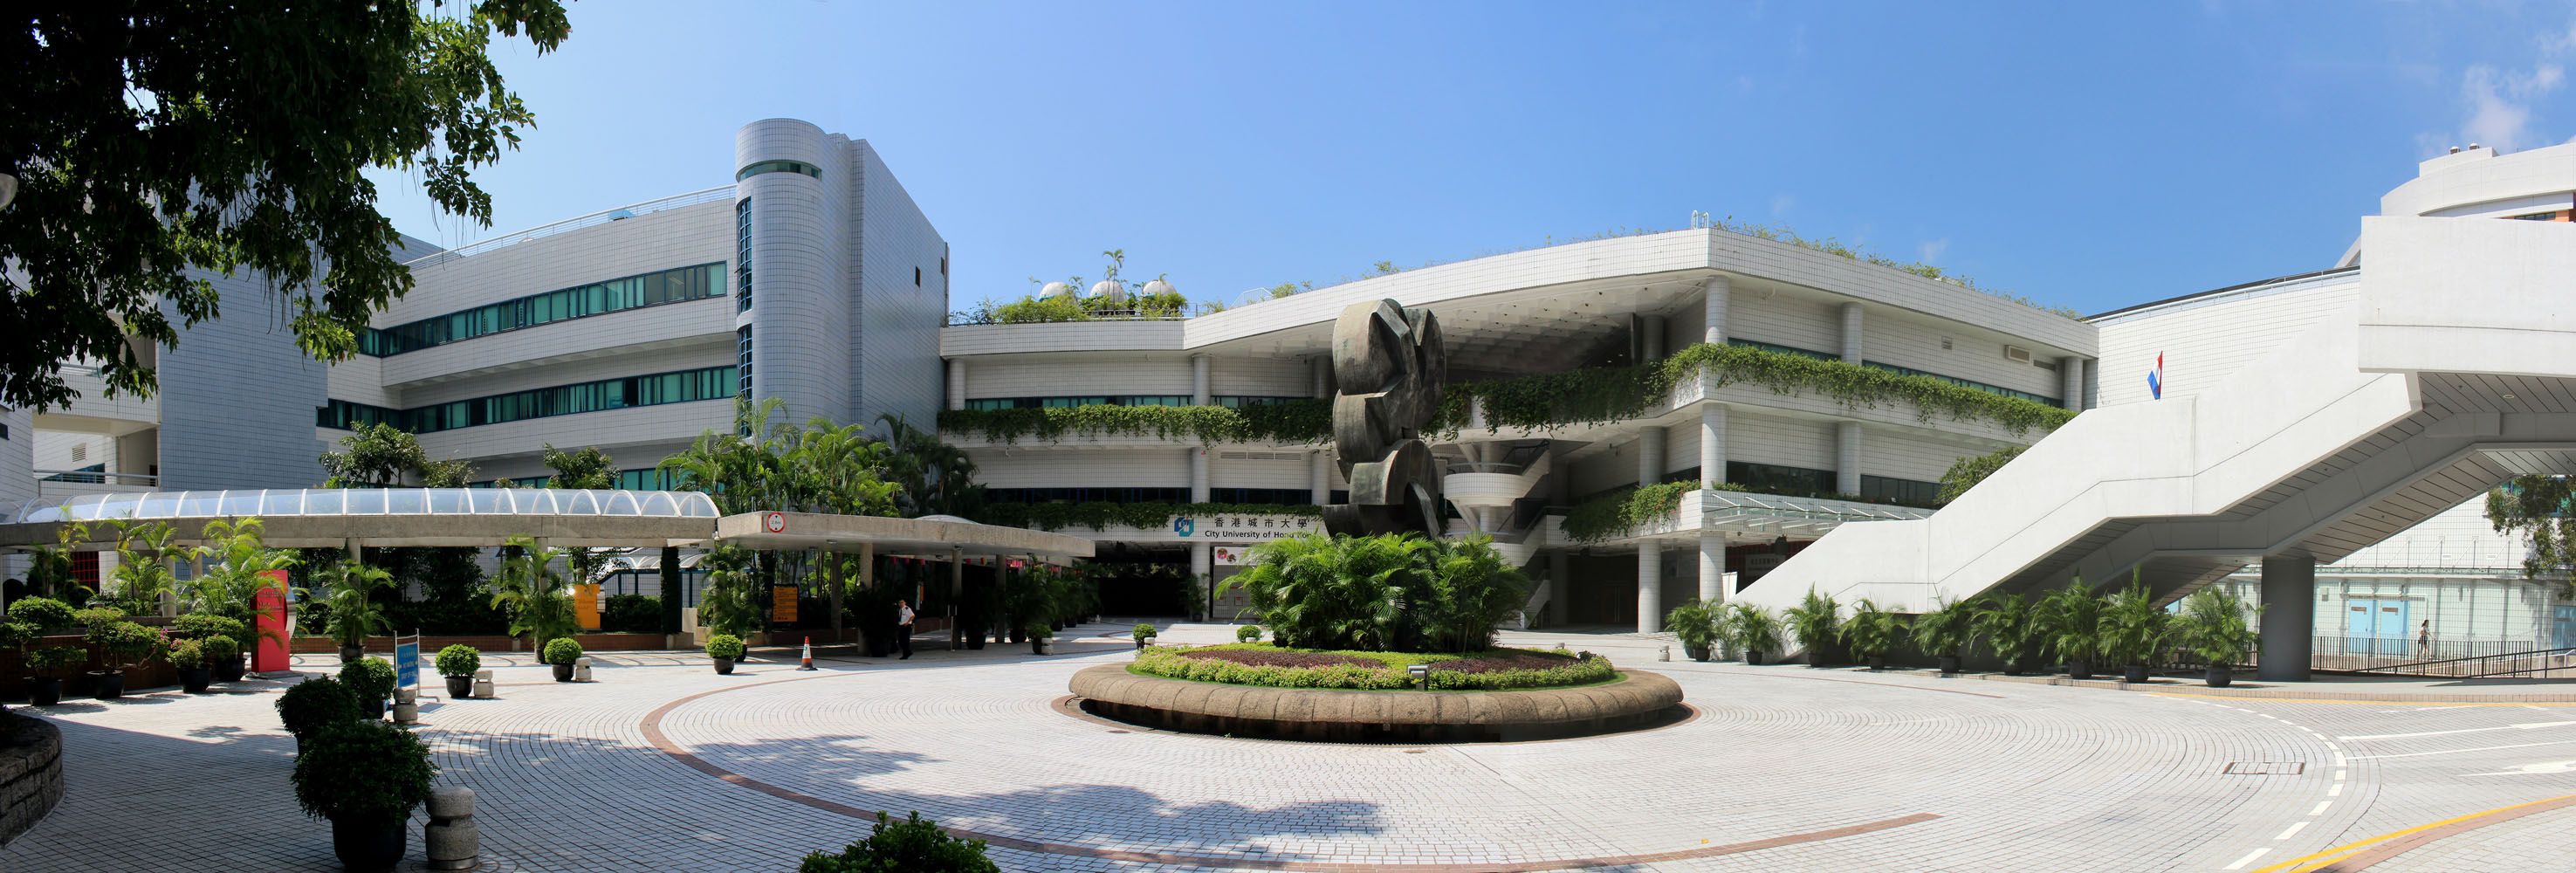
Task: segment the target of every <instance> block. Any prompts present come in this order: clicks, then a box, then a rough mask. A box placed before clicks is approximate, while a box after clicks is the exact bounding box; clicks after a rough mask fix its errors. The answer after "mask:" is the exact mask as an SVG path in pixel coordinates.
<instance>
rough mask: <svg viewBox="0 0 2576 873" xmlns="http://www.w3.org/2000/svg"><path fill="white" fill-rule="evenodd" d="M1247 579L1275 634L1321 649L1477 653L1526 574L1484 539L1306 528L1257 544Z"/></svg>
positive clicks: (1239, 580)
mask: <svg viewBox="0 0 2576 873" xmlns="http://www.w3.org/2000/svg"><path fill="white" fill-rule="evenodd" d="M1225 584H1226V587H1229V588H1231V587H1233V586H1235V585H1241V586H1243V588H1244V592H1245V594H1246V595H1247V597H1248V599H1249V600H1250V601H1251V603H1252V608H1253V609H1254V610H1257V611H1259V612H1260V613H1261V616H1262V620H1263V622H1264V623H1266V624H1267V625H1268V630H1269V632H1270V637H1271V639H1272V640H1273V641H1275V642H1278V643H1281V644H1283V645H1291V646H1299V647H1308V648H1319V649H1359V650H1373V651H1397V650H1401V651H1436V650H1446V651H1479V650H1482V649H1485V648H1488V647H1490V646H1492V645H1493V632H1494V631H1493V629H1494V625H1495V624H1496V623H1498V622H1500V621H1502V620H1503V619H1505V618H1508V617H1510V615H1511V614H1512V613H1513V612H1515V611H1518V610H1519V609H1520V608H1521V606H1522V604H1524V603H1525V602H1527V600H1528V597H1527V592H1528V589H1529V579H1528V577H1526V576H1523V575H1522V574H1521V572H1520V571H1519V570H1516V569H1513V567H1512V565H1511V563H1510V562H1509V561H1506V560H1504V559H1503V557H1502V556H1501V555H1500V554H1499V553H1497V552H1495V551H1494V548H1493V544H1492V542H1491V541H1489V540H1486V539H1485V538H1483V537H1470V538H1468V539H1465V540H1459V541H1449V540H1425V539H1422V538H1420V537H1414V536H1404V535H1396V534H1386V535H1380V536H1367V537H1350V536H1324V535H1317V534H1300V535H1296V536H1289V537H1283V538H1280V539H1277V540H1272V541H1270V542H1268V543H1263V544H1261V545H1260V546H1256V547H1254V549H1253V552H1252V564H1251V565H1250V566H1248V567H1246V568H1245V569H1244V571H1243V572H1241V573H1238V574H1236V575H1234V576H1233V577H1231V578H1228V579H1227V580H1226V583H1225Z"/></svg>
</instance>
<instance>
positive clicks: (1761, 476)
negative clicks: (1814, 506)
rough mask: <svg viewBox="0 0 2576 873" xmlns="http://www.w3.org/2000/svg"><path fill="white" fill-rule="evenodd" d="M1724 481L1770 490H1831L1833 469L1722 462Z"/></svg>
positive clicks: (1797, 492)
mask: <svg viewBox="0 0 2576 873" xmlns="http://www.w3.org/2000/svg"><path fill="white" fill-rule="evenodd" d="M1726 481H1727V482H1728V483H1729V484H1734V485H1742V486H1744V487H1746V488H1750V489H1752V490H1754V491H1759V492H1766V493H1772V494H1832V493H1834V471H1832V470H1811V469H1808V468H1806V467H1790V466H1785V465H1781V464H1755V463H1748V462H1745V461H1728V462H1726Z"/></svg>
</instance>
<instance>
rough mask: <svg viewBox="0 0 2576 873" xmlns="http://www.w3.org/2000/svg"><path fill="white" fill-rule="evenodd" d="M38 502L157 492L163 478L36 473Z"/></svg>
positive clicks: (76, 472)
mask: <svg viewBox="0 0 2576 873" xmlns="http://www.w3.org/2000/svg"><path fill="white" fill-rule="evenodd" d="M35 473H36V499H38V500H42V501H46V502H49V503H56V504H60V503H65V502H69V501H70V500H71V499H72V498H74V497H79V496H82V495H86V494H132V493H135V492H138V491H157V490H160V488H161V477H159V476H154V475H149V474H145V473H101V472H97V471H94V470H37V471H35Z"/></svg>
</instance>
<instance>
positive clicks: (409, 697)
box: [394, 688, 420, 724]
mask: <svg viewBox="0 0 2576 873" xmlns="http://www.w3.org/2000/svg"><path fill="white" fill-rule="evenodd" d="M394 723H395V724H419V723H420V689H418V688H396V689H394Z"/></svg>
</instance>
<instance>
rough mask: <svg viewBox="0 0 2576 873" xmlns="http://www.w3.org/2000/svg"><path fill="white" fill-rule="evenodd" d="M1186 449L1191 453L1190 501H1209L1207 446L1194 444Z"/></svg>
mask: <svg viewBox="0 0 2576 873" xmlns="http://www.w3.org/2000/svg"><path fill="white" fill-rule="evenodd" d="M1185 451H1188V452H1189V453H1190V502H1191V503H1206V502H1208V456H1207V447H1205V446H1192V447H1190V448H1188V449H1186V450H1185Z"/></svg>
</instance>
